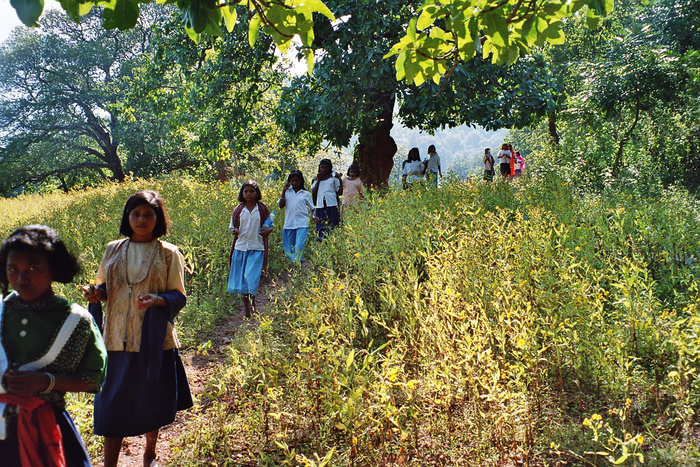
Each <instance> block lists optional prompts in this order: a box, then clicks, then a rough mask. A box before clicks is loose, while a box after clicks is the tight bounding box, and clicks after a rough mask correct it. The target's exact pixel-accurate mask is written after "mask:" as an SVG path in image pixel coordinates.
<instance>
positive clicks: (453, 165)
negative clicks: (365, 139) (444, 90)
mask: <svg viewBox="0 0 700 467" xmlns="http://www.w3.org/2000/svg"><path fill="white" fill-rule="evenodd" d="M507 134H508V130H505V129H503V130H498V131H487V130H484V129H483V128H478V127H477V128H472V127H468V126H466V125H462V126H460V127H457V128H451V129H449V130H439V131H437V132H435V135H434V136H431V135H429V134H428V133H425V132H421V131H419V130H411V129H408V128H405V127H402V126H400V125H396V126H395V127H394V128H393V129H392V130H391V136H393V138H394V140H395V141H396V144H397V146H398V147H399V152H398V154H397V158H398V159H399V160H404V159H405V158H406V154H407V153H408V150H409V149H410V148H412V147H417V148H418V149H419V150H420V155H421V158H425V157H426V155H427V153H428V146H429V145H431V144H434V145H435V147H436V148H437V152H438V154H439V155H440V159H441V161H442V168H443V170H447V169H451V170H454V171H455V172H457V173H459V174H460V175H462V176H463V177H466V176H467V175H468V174H469V173H470V172H478V171H481V170H482V168H483V167H482V163H481V156H482V155H483V153H484V148H491V150H492V152H493V153H494V154H495V153H496V152H497V150H498V148H499V147H500V146H501V144H503V142H504V138H506V136H507ZM494 149H495V150H494Z"/></svg>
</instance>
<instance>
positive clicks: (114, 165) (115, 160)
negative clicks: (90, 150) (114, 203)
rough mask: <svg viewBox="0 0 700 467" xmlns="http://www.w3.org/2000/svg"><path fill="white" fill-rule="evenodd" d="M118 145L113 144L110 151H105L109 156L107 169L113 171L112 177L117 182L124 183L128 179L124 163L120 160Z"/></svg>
mask: <svg viewBox="0 0 700 467" xmlns="http://www.w3.org/2000/svg"><path fill="white" fill-rule="evenodd" d="M117 146H118V145H117V144H113V145H112V146H111V147H110V148H109V151H105V152H106V154H105V156H107V168H108V169H109V170H111V171H112V177H113V179H114V180H116V181H117V182H123V181H124V179H125V178H126V177H125V176H124V167H123V166H122V161H121V159H119V153H118V152H117Z"/></svg>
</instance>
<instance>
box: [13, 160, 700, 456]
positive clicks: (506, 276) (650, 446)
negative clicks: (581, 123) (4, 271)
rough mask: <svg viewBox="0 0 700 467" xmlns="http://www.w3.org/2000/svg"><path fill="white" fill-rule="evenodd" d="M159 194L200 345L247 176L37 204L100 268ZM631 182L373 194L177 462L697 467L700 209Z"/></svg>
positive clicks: (255, 345) (285, 297) (244, 357)
mask: <svg viewBox="0 0 700 467" xmlns="http://www.w3.org/2000/svg"><path fill="white" fill-rule="evenodd" d="M144 186H148V187H153V188H155V189H158V190H159V191H161V192H162V193H163V194H164V197H165V199H166V202H167V203H168V207H169V208H170V212H171V215H172V217H173V226H174V227H173V231H172V234H171V235H170V236H169V237H168V239H169V240H170V241H172V242H173V243H175V244H177V245H179V246H180V247H181V248H182V249H183V251H184V252H185V255H186V257H187V261H188V271H187V281H188V292H189V293H190V302H189V304H188V307H187V308H186V312H185V313H184V315H183V316H182V318H181V322H180V332H181V334H182V335H183V340H184V341H185V342H186V343H187V345H188V346H190V347H192V348H194V347H195V346H197V347H199V348H205V346H204V345H203V344H204V343H205V342H204V341H203V337H202V336H204V335H205V334H206V331H207V330H209V329H211V327H212V326H214V323H216V321H217V320H220V319H222V317H223V316H225V314H226V313H228V312H229V311H230V310H231V304H230V300H229V298H228V297H227V296H226V294H225V292H224V288H223V287H224V283H225V278H226V274H227V265H226V259H225V258H226V253H227V252H228V247H229V240H230V238H229V236H228V232H227V228H226V227H227V225H228V216H229V215H230V211H231V209H232V207H233V206H234V205H235V202H234V201H233V200H234V199H235V197H236V196H237V188H236V187H230V186H221V185H216V186H209V185H200V184H194V183H190V182H184V183H178V184H174V183H171V182H168V181H163V182H150V183H145V182H144V183H142V184H136V183H135V184H132V185H127V186H118V187H115V186H110V187H105V188H102V189H100V190H94V191H91V192H85V193H79V194H76V195H75V196H71V197H64V198H60V200H56V201H53V198H50V197H49V198H46V199H44V198H33V199H32V203H33V204H42V203H44V202H47V203H49V204H51V205H52V206H55V211H56V212H55V213H54V212H53V211H51V209H39V210H37V211H36V212H37V213H42V214H41V216H42V217H40V218H41V219H42V222H46V223H49V225H52V224H51V223H53V225H52V226H54V227H56V228H57V229H59V232H62V233H63V232H65V234H64V236H66V237H75V239H74V240H73V241H74V242H75V244H76V247H78V248H79V249H80V251H83V252H84V253H85V255H84V256H85V264H86V265H87V266H86V269H88V270H91V269H90V268H94V269H96V265H97V264H98V263H99V260H100V255H101V253H102V251H103V248H104V244H105V243H106V241H108V240H111V239H113V238H115V237H116V234H115V232H116V223H117V221H118V214H115V213H119V212H120V210H121V207H122V204H123V202H124V200H125V199H126V196H127V194H130V192H133V191H134V190H135V189H139V188H140V187H144ZM277 190H278V188H277V187H270V188H268V189H266V190H265V191H264V194H267V193H268V192H269V193H271V194H270V195H268V198H267V201H269V200H270V199H275V198H274V197H273V195H272V194H276V192H277ZM611 195H612V193H608V194H605V195H601V196H598V197H588V196H585V197H584V196H581V195H579V194H578V193H577V192H576V191H575V190H573V189H572V188H571V187H569V186H567V185H566V183H563V182H562V181H561V180H560V179H558V178H557V177H556V176H555V175H554V174H551V173H540V174H538V176H537V177H533V179H531V180H521V183H520V184H517V185H516V184H514V185H509V184H506V183H492V184H484V183H460V182H458V181H457V180H447V181H446V183H445V184H444V186H443V187H442V188H441V189H439V190H431V189H425V188H423V187H415V188H414V189H413V190H411V191H402V192H389V193H371V194H370V196H369V197H368V199H367V201H366V203H365V205H364V206H363V207H362V208H361V209H360V210H357V211H355V212H352V213H351V214H350V215H348V216H347V218H346V219H345V222H344V224H343V226H342V228H340V229H338V230H337V231H336V232H335V233H334V234H333V235H332V236H331V238H330V239H329V240H328V241H326V242H324V243H323V244H320V245H318V244H315V243H313V242H312V243H311V244H310V245H309V252H308V253H309V259H310V261H311V263H312V265H313V266H312V268H311V269H303V270H295V271H294V272H293V273H292V275H291V278H290V283H289V285H288V287H287V288H286V289H285V290H280V291H278V293H277V294H276V295H273V300H272V302H271V306H270V309H269V311H268V313H267V314H266V315H265V316H263V317H261V318H260V320H259V326H257V327H255V328H253V329H252V330H250V331H246V332H245V333H242V334H241V335H240V336H239V337H238V338H237V339H236V340H234V341H233V342H232V343H231V345H230V347H229V349H228V353H227V359H226V361H225V362H222V364H221V365H220V366H218V367H217V369H216V372H215V374H214V375H213V376H212V377H211V378H209V379H208V381H207V391H206V395H205V396H203V397H204V398H205V399H206V403H205V404H202V405H200V406H199V408H198V409H196V412H195V416H194V417H192V418H191V419H190V421H189V422H188V423H187V425H186V427H185V429H184V431H183V433H182V436H181V444H182V448H180V449H176V450H175V452H174V455H175V459H174V460H173V462H172V464H173V465H178V466H186V465H192V466H199V465H209V464H211V465H230V466H234V465H307V466H312V465H313V466H317V465H319V466H320V465H332V466H345V465H347V466H378V465H433V464H436V465H510V464H525V465H540V464H545V465H572V464H577V465H606V464H607V463H610V462H618V463H619V464H622V465H634V463H638V462H640V460H641V458H642V457H641V456H643V457H644V460H645V461H646V462H645V463H646V464H647V465H695V464H696V463H697V462H698V460H699V459H700V448H698V445H697V442H696V441H694V440H695V439H697V432H698V430H697V427H696V424H697V421H698V419H697V416H696V415H695V414H696V412H697V410H698V408H699V407H700V405H699V404H700V400H699V398H698V397H699V395H700V393H699V391H698V386H697V384H698V383H697V373H698V370H700V368H698V366H699V363H698V358H700V322H699V321H698V313H697V306H698V301H699V300H698V286H697V279H696V278H697V273H698V258H700V255H699V254H698V253H699V252H700V227H698V225H699V224H698V214H699V213H700V210H698V206H697V203H696V201H694V200H693V199H691V198H689V197H688V196H687V194H686V193H683V192H682V191H678V190H675V191H674V190H671V191H667V192H665V193H664V196H663V197H660V198H654V199H644V198H643V197H640V196H637V195H634V194H632V195H627V194H624V193H616V194H615V196H611ZM66 198H67V199H69V200H70V202H68V203H67V202H66V201H65V199H66ZM5 202H6V201H3V202H2V203H5ZM7 202H8V203H12V202H15V201H7ZM269 204H270V205H272V204H273V203H271V202H270V203H269ZM3 207H4V206H3V205H0V208H3ZM12 209H13V210H12V212H13V216H17V215H18V214H17V213H16V211H17V210H18V209H17V205H13V208H12ZM59 213H62V214H60V215H59ZM83 213H84V214H83ZM87 213H90V214H87ZM37 215H38V214H32V216H37ZM90 216H92V219H91V218H90ZM100 216H102V217H100ZM30 217H31V216H28V217H26V218H22V219H21V220H20V219H17V218H15V217H13V219H15V220H14V224H13V225H16V224H17V223H26V222H25V221H28V220H30ZM83 217H85V218H83ZM31 219H37V217H31ZM96 219H101V222H97V223H96V222H95V220H96ZM280 219H281V217H280ZM110 223H112V224H110ZM278 224H279V225H281V224H282V221H281V220H280V221H279V222H278ZM7 230H9V227H5V226H2V228H0V231H2V232H5V231H7ZM273 235H274V236H273V237H272V238H271V244H273V245H274V249H273V251H272V254H271V257H272V259H273V261H274V262H273V271H280V270H281V269H282V268H284V267H286V264H285V262H284V259H283V255H282V253H281V250H280V248H279V243H280V229H279V227H278V228H277V229H276V230H275V232H274V233H273ZM90 248H92V250H90ZM87 277H89V274H88V275H87ZM68 293H70V291H68ZM193 315H196V316H193ZM81 423H83V424H88V421H87V420H82V421H81ZM88 428H89V427H88Z"/></svg>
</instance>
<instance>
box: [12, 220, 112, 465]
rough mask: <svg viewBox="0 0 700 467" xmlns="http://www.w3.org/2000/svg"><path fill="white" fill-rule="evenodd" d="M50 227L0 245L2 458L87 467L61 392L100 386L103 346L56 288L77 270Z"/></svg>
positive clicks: (20, 233) (88, 320)
mask: <svg viewBox="0 0 700 467" xmlns="http://www.w3.org/2000/svg"><path fill="white" fill-rule="evenodd" d="M79 270H80V267H79V265H78V262H77V261H76V259H75V257H74V256H73V255H72V254H70V253H69V252H68V250H67V249H66V246H65V244H64V243H63V242H62V241H61V240H60V239H59V237H58V235H57V234H56V232H55V231H54V230H53V229H51V228H49V227H46V226H43V225H30V226H27V227H22V228H20V229H18V230H16V231H14V232H13V233H12V234H11V235H10V236H9V237H8V238H7V239H6V240H5V241H4V242H3V244H2V247H0V289H1V293H2V294H3V295H4V294H6V293H7V291H8V286H9V287H10V288H12V293H10V295H8V296H7V297H6V298H5V299H4V300H2V301H1V302H0V375H2V380H1V384H0V459H2V461H1V463H2V465H3V466H5V467H15V466H18V467H19V466H21V467H28V466H31V467H34V466H71V467H73V466H90V465H91V464H90V459H89V457H88V454H87V452H86V450H85V446H84V445H83V442H82V440H81V439H80V435H79V434H78V431H77V430H76V428H75V425H74V424H73V421H72V420H71V418H70V416H69V415H68V413H67V412H66V402H65V394H66V392H95V393H96V392H98V391H99V390H100V387H101V385H102V382H103V380H104V377H105V367H106V364H105V359H106V356H107V352H106V350H105V346H104V343H103V341H102V336H101V335H100V331H99V329H98V328H97V326H96V325H95V322H94V321H93V319H92V317H91V316H90V314H89V313H88V312H87V310H85V309H84V308H82V307H80V306H78V305H76V304H71V303H69V302H68V301H67V300H66V299H65V298H62V297H59V296H57V295H55V294H54V291H53V288H52V283H53V282H54V281H56V282H62V283H68V282H71V281H72V280H73V277H74V276H75V275H76V274H77V273H78V272H79Z"/></svg>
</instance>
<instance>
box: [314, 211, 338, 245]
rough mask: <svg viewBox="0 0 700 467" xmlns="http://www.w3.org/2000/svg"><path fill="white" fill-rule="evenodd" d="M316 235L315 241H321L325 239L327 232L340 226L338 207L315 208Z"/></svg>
mask: <svg viewBox="0 0 700 467" xmlns="http://www.w3.org/2000/svg"><path fill="white" fill-rule="evenodd" d="M316 217H318V219H319V220H318V222H316V233H317V234H318V238H317V240H319V241H321V240H323V239H324V238H325V237H326V234H327V233H328V231H329V230H331V229H333V228H335V227H338V226H339V225H340V211H339V210H338V206H327V207H325V208H316Z"/></svg>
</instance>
